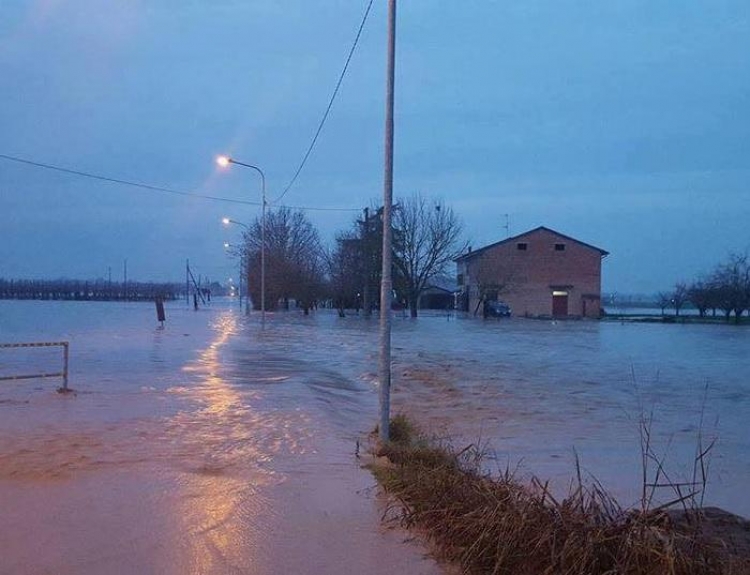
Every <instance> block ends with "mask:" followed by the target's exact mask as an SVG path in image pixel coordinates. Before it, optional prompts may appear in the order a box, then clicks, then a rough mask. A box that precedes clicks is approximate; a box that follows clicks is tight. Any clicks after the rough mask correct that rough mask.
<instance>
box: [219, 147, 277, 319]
mask: <svg viewBox="0 0 750 575" xmlns="http://www.w3.org/2000/svg"><path fill="white" fill-rule="evenodd" d="M216 163H217V164H219V166H221V167H222V168H227V167H229V164H237V165H238V166H243V167H245V168H250V169H251V170H255V171H256V172H258V173H259V174H260V183H261V196H262V207H261V214H262V215H261V224H260V225H261V231H260V234H261V238H260V325H261V328H265V327H266V176H265V174H264V173H263V170H261V169H260V168H259V167H258V166H253V165H252V164H245V163H244V162H238V161H237V160H233V159H232V158H230V157H229V156H219V157H218V158H216ZM225 219H226V220H228V222H227V223H239V222H232V220H230V219H229V218H225ZM222 221H223V220H222ZM245 227H247V226H245Z"/></svg>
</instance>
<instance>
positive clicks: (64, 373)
mask: <svg viewBox="0 0 750 575" xmlns="http://www.w3.org/2000/svg"><path fill="white" fill-rule="evenodd" d="M18 347H62V348H63V370H62V371H61V372H56V373H32V374H26V375H6V376H0V381H9V380H16V379H41V378H45V377H62V380H63V385H62V387H61V388H60V389H59V390H58V391H60V392H63V393H64V392H67V391H69V389H68V349H69V347H70V343H69V342H67V341H50V342H41V343H0V349H8V348H18Z"/></svg>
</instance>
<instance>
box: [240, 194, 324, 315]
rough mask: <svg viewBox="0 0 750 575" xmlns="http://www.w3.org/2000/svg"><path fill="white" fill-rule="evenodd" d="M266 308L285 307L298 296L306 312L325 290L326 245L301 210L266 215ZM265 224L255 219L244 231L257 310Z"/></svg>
mask: <svg viewBox="0 0 750 575" xmlns="http://www.w3.org/2000/svg"><path fill="white" fill-rule="evenodd" d="M265 235H266V246H265V249H266V290H265V291H266V306H265V307H266V309H276V308H277V307H278V304H279V302H280V301H282V302H283V303H284V305H285V306H286V307H288V305H289V300H290V299H296V300H297V303H298V304H299V306H300V307H302V308H303V310H304V311H305V313H307V312H308V310H309V309H310V307H311V306H312V305H313V304H314V302H315V300H316V299H317V297H318V295H319V294H320V293H321V291H322V289H323V281H324V276H325V273H324V265H323V257H324V256H323V248H322V245H321V243H320V237H319V235H318V231H317V229H316V228H315V227H314V226H313V225H312V223H311V222H310V221H309V220H308V219H307V218H306V217H305V214H304V213H303V212H301V211H295V210H291V209H289V208H283V207H282V208H279V209H278V210H270V211H269V212H268V213H267V214H266V234H265ZM262 237H263V235H262V225H261V221H260V220H259V219H257V218H256V220H255V221H254V222H253V224H252V225H251V226H250V229H249V230H248V231H246V232H245V234H244V238H245V245H244V248H245V255H246V261H247V262H248V263H249V278H248V286H249V287H250V293H251V296H252V299H253V305H254V307H255V308H256V309H258V308H259V307H260V291H261V290H260V279H261V278H260V275H261V274H260V261H261V256H260V251H261V238H262Z"/></svg>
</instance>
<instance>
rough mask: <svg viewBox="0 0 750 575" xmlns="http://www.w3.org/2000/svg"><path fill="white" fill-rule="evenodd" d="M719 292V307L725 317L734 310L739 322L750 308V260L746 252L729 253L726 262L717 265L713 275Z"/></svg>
mask: <svg viewBox="0 0 750 575" xmlns="http://www.w3.org/2000/svg"><path fill="white" fill-rule="evenodd" d="M713 281H714V283H715V285H716V289H717V291H718V293H719V298H718V299H719V301H720V303H719V307H720V308H721V309H722V310H724V315H725V316H726V318H727V319H729V316H730V314H731V313H732V312H734V318H735V321H737V322H739V321H740V318H741V317H742V314H743V313H744V312H745V311H746V310H747V309H748V308H750V260H749V259H748V254H747V253H745V254H730V255H729V259H728V261H727V262H726V263H724V264H721V265H719V267H718V268H717V269H716V271H715V272H714V275H713Z"/></svg>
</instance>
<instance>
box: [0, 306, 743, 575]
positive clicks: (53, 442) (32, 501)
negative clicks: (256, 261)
mask: <svg viewBox="0 0 750 575" xmlns="http://www.w3.org/2000/svg"><path fill="white" fill-rule="evenodd" d="M167 316H168V317H167V323H166V326H165V327H164V328H163V329H161V328H159V327H157V322H156V321H155V311H154V310H153V309H152V307H151V306H149V305H145V304H115V303H75V302H65V303H58V302H0V342H13V341H37V340H38V341H55V340H69V341H70V342H71V347H70V350H71V351H70V360H71V364H70V368H71V374H70V386H71V387H72V388H74V389H75V391H76V393H75V394H74V395H69V396H62V395H58V394H56V393H55V392H54V389H55V387H56V386H57V385H59V382H58V381H54V380H24V381H17V382H7V381H5V382H0V507H1V508H2V509H3V510H4V513H3V515H2V517H0V548H3V549H12V550H13V552H12V553H9V554H7V556H6V557H5V564H4V566H5V569H6V571H7V572H9V573H101V572H107V573H133V572H139V573H196V574H197V573H233V572H237V573H275V572H296V573H315V572H330V573H337V572H338V573H348V572H360V573H368V572H372V573H378V572H381V569H382V568H383V564H382V561H383V560H382V557H383V556H386V557H389V558H390V559H389V560H390V561H392V562H393V565H392V566H391V567H392V569H395V571H394V572H405V571H407V570H408V571H409V572H414V573H432V572H436V571H437V567H436V566H435V565H434V564H433V563H431V562H427V561H424V560H422V559H421V558H420V557H419V553H417V552H416V551H415V550H414V549H409V548H406V546H403V545H401V544H400V543H399V542H398V541H399V539H398V536H394V534H393V533H381V531H380V528H379V526H378V517H379V515H378V512H377V509H376V505H375V503H374V502H373V501H372V493H371V490H369V489H368V488H369V487H370V486H371V485H372V481H371V480H370V479H369V477H368V475H367V474H366V473H365V472H362V471H361V470H360V469H359V468H358V466H357V464H356V459H355V458H354V457H353V454H354V450H355V443H356V441H357V439H358V438H361V437H362V436H363V435H365V434H366V433H367V432H368V431H369V430H370V429H372V427H373V426H374V424H375V422H376V421H377V410H378V404H377V374H376V369H377V367H376V366H377V345H378V337H377V328H378V325H377V321H376V320H366V319H363V318H359V317H357V316H354V315H352V316H349V317H347V318H344V319H341V318H338V317H337V316H336V315H335V314H334V313H329V312H328V311H319V312H317V313H315V314H313V315H311V316H309V317H305V316H302V315H301V314H297V313H294V312H293V313H286V314H270V315H269V321H268V325H267V328H266V330H265V331H264V332H261V331H260V330H259V326H258V318H257V317H256V316H250V317H249V318H248V317H245V316H243V315H242V314H240V313H239V312H238V309H237V308H236V307H233V306H231V305H230V302H215V303H214V304H213V307H212V308H210V309H208V310H205V309H204V310H200V311H199V312H197V313H196V312H193V311H192V310H189V309H185V307H184V304H171V305H170V306H168V309H167ZM749 344H750V330H748V329H746V328H736V327H734V326H714V325H711V326H708V325H706V326H701V325H659V324H619V323H604V322H602V323H599V322H557V323H554V322H543V321H532V320H522V319H512V320H507V321H490V322H483V321H481V320H479V321H477V320H474V319H461V318H458V319H457V318H447V317H446V316H444V315H441V316H427V317H420V318H419V319H418V320H416V321H412V320H409V319H406V318H401V317H396V318H394V324H393V360H394V365H393V382H394V386H393V405H394V407H393V409H394V411H406V412H408V413H410V414H411V415H412V416H413V417H414V418H416V419H417V420H418V421H419V422H420V423H421V424H422V425H423V426H424V427H425V428H426V429H429V430H430V431H431V432H433V433H435V434H438V435H441V436H447V437H450V438H451V441H453V442H455V443H457V444H459V445H462V444H464V443H468V442H476V441H480V442H482V443H483V444H486V445H487V446H488V448H489V450H490V453H489V455H488V459H487V464H488V467H489V468H494V467H498V468H501V469H504V468H505V467H506V466H508V465H510V466H511V467H513V468H516V467H518V470H519V471H518V472H519V473H522V474H530V473H534V474H537V475H539V476H540V477H542V478H544V479H546V478H550V479H551V480H552V482H553V484H555V485H556V486H557V487H556V488H558V489H564V488H565V486H566V485H567V482H568V480H569V478H570V476H571V475H572V474H573V469H574V455H573V453H574V450H575V451H576V452H577V453H578V455H579V457H580V460H581V463H582V466H583V468H584V470H585V471H587V472H590V473H592V474H593V475H595V476H596V477H597V478H598V479H599V480H600V481H602V483H603V484H604V485H605V487H608V488H609V489H611V490H612V491H613V493H615V494H616V495H617V496H618V497H619V498H620V500H621V501H622V503H623V504H626V505H629V504H633V503H635V502H636V501H637V498H638V496H639V493H640V482H641V479H640V475H641V471H640V467H639V465H640V452H639V434H638V420H639V417H640V414H641V413H651V412H653V414H654V422H653V425H652V433H653V437H654V444H655V446H656V449H657V450H658V452H659V454H661V453H666V454H667V457H666V465H667V469H668V470H669V473H670V475H671V476H672V477H674V479H675V480H683V479H686V478H687V477H688V476H689V475H690V473H691V471H692V458H693V456H694V452H695V448H696V438H697V436H698V433H699V431H702V433H703V435H704V436H705V437H706V438H707V439H710V438H713V437H718V442H717V444H716V447H715V448H714V449H713V451H712V452H711V458H710V473H709V485H708V489H707V495H706V497H707V499H706V502H707V503H710V504H717V505H720V506H722V507H725V508H727V509H730V510H732V511H735V512H738V513H741V514H743V515H746V516H750V504H748V503H747V501H746V500H745V498H744V493H742V489H743V488H744V486H745V485H746V484H747V481H748V479H749V478H750V440H749V439H748V433H747V425H746V423H745V419H746V417H747V414H748V413H750V382H749V381H748V377H747V371H746V369H744V365H743V364H744V362H745V358H746V355H747V350H748V349H750V345H749ZM60 359H61V353H60V351H59V349H57V350H55V349H43V350H0V376H2V375H7V374H13V373H19V372H28V371H29V369H37V368H38V369H41V370H43V371H44V370H54V369H57V368H59V362H60ZM55 366H57V367H55ZM332 517H335V518H336V520H335V521H334V520H332V519H331V518H332ZM311 533H314V534H315V535H314V536H312V535H311ZM402 548H403V549H402ZM394 549H397V550H399V551H397V552H394ZM71 550H73V551H72V552H71ZM353 550H357V551H356V552H355V551H353ZM376 567H377V568H376ZM368 569H369V571H368ZM0 571H2V572H6V571H4V570H2V569H0Z"/></svg>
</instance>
